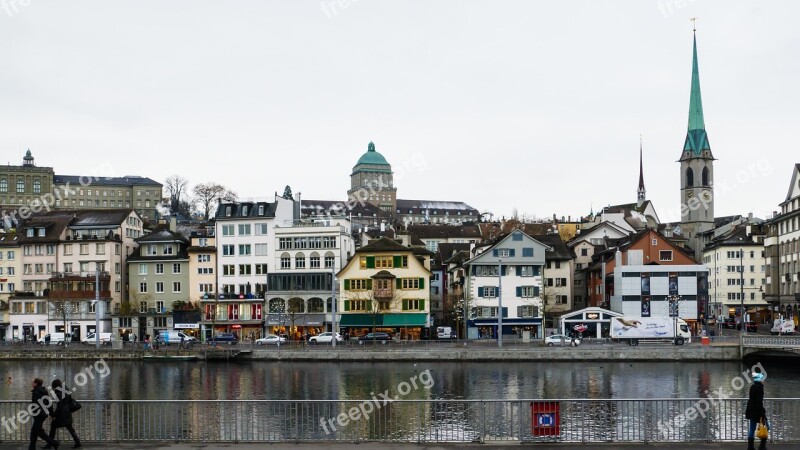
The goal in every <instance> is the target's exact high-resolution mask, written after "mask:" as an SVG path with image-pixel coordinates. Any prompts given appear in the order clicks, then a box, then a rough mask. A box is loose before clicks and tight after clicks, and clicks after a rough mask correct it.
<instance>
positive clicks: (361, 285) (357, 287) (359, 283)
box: [349, 279, 370, 291]
mask: <svg viewBox="0 0 800 450" xmlns="http://www.w3.org/2000/svg"><path fill="white" fill-rule="evenodd" d="M349 281H350V290H351V291H366V290H367V289H368V284H369V283H368V281H370V280H367V279H354V280H349Z"/></svg>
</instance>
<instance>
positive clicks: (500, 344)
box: [497, 259, 503, 347]
mask: <svg viewBox="0 0 800 450" xmlns="http://www.w3.org/2000/svg"><path fill="white" fill-rule="evenodd" d="M502 263H503V260H502V259H498V260H497V279H498V282H497V304H498V311H497V346H498V347H503V297H502V295H503V264H502Z"/></svg>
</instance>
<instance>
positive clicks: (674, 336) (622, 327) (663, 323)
mask: <svg viewBox="0 0 800 450" xmlns="http://www.w3.org/2000/svg"><path fill="white" fill-rule="evenodd" d="M611 338H612V339H615V340H618V341H620V342H625V343H627V344H628V345H639V343H640V342H658V341H666V342H669V341H671V342H672V343H673V344H675V345H683V344H684V343H687V342H691V341H692V334H691V332H689V325H688V324H687V323H686V322H685V321H684V320H683V319H677V318H674V317H614V318H612V319H611Z"/></svg>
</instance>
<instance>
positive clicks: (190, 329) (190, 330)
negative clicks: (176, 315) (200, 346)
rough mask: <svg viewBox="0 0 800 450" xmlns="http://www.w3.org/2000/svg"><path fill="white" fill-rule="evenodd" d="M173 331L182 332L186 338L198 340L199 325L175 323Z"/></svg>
mask: <svg viewBox="0 0 800 450" xmlns="http://www.w3.org/2000/svg"><path fill="white" fill-rule="evenodd" d="M174 328H175V330H177V331H181V332H183V334H185V335H187V336H192V337H193V338H195V339H197V340H200V324H199V323H176V324H175V325H174Z"/></svg>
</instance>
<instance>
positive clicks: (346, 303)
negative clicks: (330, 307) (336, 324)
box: [344, 300, 350, 311]
mask: <svg viewBox="0 0 800 450" xmlns="http://www.w3.org/2000/svg"><path fill="white" fill-rule="evenodd" d="M344 310H345V311H350V300H345V301H344Z"/></svg>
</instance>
